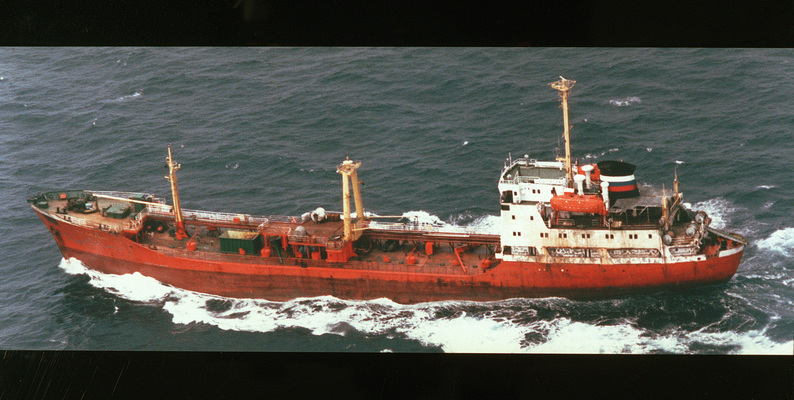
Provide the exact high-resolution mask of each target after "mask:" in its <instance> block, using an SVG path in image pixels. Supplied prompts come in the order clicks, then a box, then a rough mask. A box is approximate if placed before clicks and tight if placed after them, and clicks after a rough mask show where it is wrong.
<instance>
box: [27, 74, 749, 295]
mask: <svg viewBox="0 0 794 400" xmlns="http://www.w3.org/2000/svg"><path fill="white" fill-rule="evenodd" d="M574 83H575V81H572V80H566V79H565V78H562V77H560V81H557V82H554V83H552V84H551V86H552V88H554V89H556V90H558V91H560V99H561V103H562V109H563V125H564V131H563V137H564V139H565V157H564V158H558V159H556V160H555V161H538V160H534V159H530V158H529V157H528V156H527V155H525V156H524V157H523V158H518V159H515V160H514V159H513V158H512V156H510V157H508V160H507V162H506V163H505V166H504V169H503V170H502V172H501V175H500V179H499V182H498V190H499V203H500V209H501V212H500V217H501V226H500V231H499V232H497V233H496V234H493V233H485V232H476V231H466V232H459V231H458V232H453V231H448V230H444V229H440V228H438V227H433V226H427V225H422V224H419V223H418V221H413V222H412V221H408V222H405V223H399V222H397V223H385V222H377V223H374V222H373V220H375V219H382V218H385V219H388V218H392V219H393V218H400V217H399V216H391V217H376V216H365V214H364V208H363V203H362V199H361V192H360V187H359V181H358V173H357V170H358V168H359V167H360V166H361V162H358V161H351V160H349V159H346V160H345V161H343V162H342V163H340V164H339V165H338V166H337V172H338V173H339V174H340V175H341V176H342V211H341V212H327V211H325V209H323V208H316V209H315V210H314V211H311V212H306V213H304V214H303V215H301V216H273V215H271V216H256V215H249V214H234V213H222V212H211V211H198V210H186V209H182V208H181V205H180V202H179V193H178V188H177V178H176V171H178V170H179V169H180V165H179V164H177V163H175V162H174V161H173V159H172V158H171V149H170V146H169V148H168V156H167V158H166V160H167V162H168V167H169V175H168V176H167V177H166V178H167V179H168V180H169V181H170V183H171V192H172V193H171V194H172V198H173V204H172V205H168V204H166V201H165V200H164V199H161V198H157V197H155V196H154V195H152V194H147V193H130V192H100V191H83V190H74V191H54V192H47V193H42V194H39V195H36V196H33V197H31V198H29V199H28V202H29V203H30V205H31V207H32V208H33V209H34V210H35V211H36V212H37V214H38V215H39V217H40V218H41V219H42V221H43V222H44V223H45V225H46V226H47V228H48V230H49V231H50V232H51V233H52V235H53V237H54V239H55V241H56V243H57V245H58V246H59V248H60V250H61V252H62V253H63V256H64V257H65V258H70V257H74V258H77V259H79V260H80V261H82V262H83V263H85V264H86V265H87V266H88V267H90V268H92V269H95V270H98V271H101V272H105V273H112V274H126V273H132V272H139V273H141V274H143V275H146V276H150V277H152V278H155V279H157V280H159V281H161V282H163V283H166V284H170V285H173V286H176V287H181V288H184V289H188V290H194V291H198V292H205V293H211V294H217V295H223V296H230V297H253V298H266V299H270V300H288V299H292V298H295V297H311V296H321V295H332V296H337V297H340V298H347V299H373V298H379V297H388V298H390V299H392V300H394V301H397V302H401V303H416V302H423V301H435V300H450V299H458V300H498V299H505V298H511V297H542V296H568V297H596V296H610V295H623V294H630V293H638V292H647V291H653V290H660V289H670V288H676V287H683V286H692V285H699V284H707V283H716V282H724V281H726V280H728V279H730V278H731V276H732V275H733V274H734V273H735V271H736V268H737V267H738V264H739V261H740V259H741V256H742V253H743V251H744V247H745V245H746V241H745V240H744V238H742V237H741V236H739V235H737V234H733V233H725V232H722V231H719V230H716V229H713V228H711V227H710V226H709V224H710V222H711V219H710V218H709V217H708V215H706V213H704V212H702V211H699V212H694V211H691V210H688V209H687V208H686V207H684V205H683V194H682V193H680V192H679V182H678V175H677V171H675V172H674V175H675V179H674V182H673V195H672V196H667V193H666V190H664V188H663V189H662V191H661V193H659V192H658V191H656V190H653V189H646V188H644V189H643V192H642V193H640V191H639V189H638V186H637V184H636V178H635V177H634V170H635V168H636V167H635V166H634V165H632V164H628V163H625V162H622V161H609V160H606V161H600V162H598V163H596V164H586V165H576V164H578V163H573V162H572V156H571V144H570V125H569V122H568V120H569V119H568V98H569V95H570V91H571V89H572V88H573V84H574ZM351 192H352V197H353V202H354V204H355V208H356V214H355V217H353V214H352V213H351V210H350V200H351V199H350V197H351Z"/></svg>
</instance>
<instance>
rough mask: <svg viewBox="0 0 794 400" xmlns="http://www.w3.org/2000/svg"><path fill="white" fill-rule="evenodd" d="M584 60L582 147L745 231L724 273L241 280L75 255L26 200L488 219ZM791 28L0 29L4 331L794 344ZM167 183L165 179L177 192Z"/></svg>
mask: <svg viewBox="0 0 794 400" xmlns="http://www.w3.org/2000/svg"><path fill="white" fill-rule="evenodd" d="M559 75H562V76H565V77H566V78H568V79H575V80H577V84H576V86H575V87H574V89H573V92H572V93H573V94H572V97H571V102H570V104H571V118H572V124H573V130H572V137H573V153H574V156H575V157H578V158H579V159H580V160H586V161H599V160H604V159H622V160H625V161H628V162H631V163H633V164H636V165H637V171H636V177H637V180H638V182H639V183H640V185H641V189H642V187H647V186H654V187H660V186H661V185H662V183H664V184H665V185H666V186H667V187H668V188H670V187H671V185H672V179H673V169H674V167H675V166H678V176H679V178H680V180H681V190H682V192H683V193H684V196H685V201H686V202H688V203H690V204H691V205H692V206H693V207H694V208H700V209H703V210H705V211H707V212H708V213H709V214H710V215H711V216H712V218H713V220H714V222H713V224H714V225H715V226H716V227H718V228H725V229H726V230H731V231H736V232H738V233H740V234H742V235H744V236H746V237H747V238H748V239H749V240H750V245H749V246H748V248H747V250H746V252H745V256H744V259H743V261H742V264H741V265H740V266H739V270H738V272H737V274H736V276H735V277H734V278H733V279H731V281H729V282H728V283H726V284H721V285H712V286H707V287H702V288H697V289H692V290H688V291H686V292H675V293H671V292H659V293H654V294H649V295H642V296H631V297H622V298H615V299H606V300H599V301H573V300H568V299H564V298H543V299H511V300H505V301H498V302H487V303H477V302H467V301H445V302H436V303H424V304H417V305H400V304H396V303H394V302H392V301H390V300H388V299H378V300H374V301H349V300H341V299H337V298H333V297H330V296H326V297H318V298H300V299H295V300H291V301H287V302H272V301H268V300H266V299H257V300H253V299H251V300H238V299H228V298H222V297H217V296H210V295H205V294H199V293H193V292H188V291H184V290H181V289H178V288H173V287H168V286H165V285H162V284H160V283H158V282H156V281H154V280H153V279H151V278H148V277H144V276H141V275H139V274H132V275H123V276H114V275H105V274H99V273H96V272H93V271H91V270H89V269H87V268H86V267H85V266H84V265H83V264H81V263H80V262H79V261H77V260H73V259H72V260H64V259H63V258H62V257H61V254H60V252H59V251H58V248H57V246H56V245H55V242H54V241H53V239H52V237H51V236H50V234H49V233H48V232H47V231H46V229H45V228H44V226H43V225H42V224H41V222H40V221H39V220H38V218H37V217H36V216H35V214H34V213H33V211H31V210H30V209H29V208H28V205H27V203H26V202H25V198H26V197H28V196H30V195H33V194H35V193H37V192H39V191H44V190H51V189H52V190H55V189H61V188H78V189H79V188H83V189H93V190H124V191H146V192H155V193H157V194H159V195H161V196H165V195H167V194H168V183H167V181H166V180H165V179H163V175H164V174H165V170H164V158H165V155H166V146H167V145H168V144H169V143H170V144H172V146H173V150H174V158H175V159H176V160H177V161H178V162H179V163H181V164H182V170H181V171H180V175H179V185H180V194H181V199H182V202H183V207H185V208H190V209H202V210H216V211H228V212H241V213H252V214H286V215H296V214H301V213H303V212H305V211H309V210H312V209H314V208H316V207H318V206H322V207H324V208H326V209H330V210H338V209H340V208H341V185H340V183H341V179H340V176H339V175H338V174H337V173H336V172H335V168H336V165H337V164H338V163H339V162H340V161H342V160H344V159H345V157H348V156H349V157H350V158H351V159H357V160H361V161H362V167H361V168H360V170H359V174H360V177H361V179H362V180H363V181H364V182H365V185H364V186H363V199H364V206H365V208H366V209H367V210H368V211H370V212H373V213H377V214H389V215H392V214H407V215H412V216H413V215H416V216H418V217H419V218H421V219H422V220H425V221H436V222H438V223H443V224H446V225H448V226H449V228H450V229H456V228H472V227H474V228H477V229H481V230H485V231H494V230H495V227H496V224H497V223H498V218H497V216H498V214H499V204H498V194H497V190H496V182H497V178H498V174H499V171H500V169H501V167H502V165H503V162H504V160H505V158H506V157H508V154H512V156H514V157H515V156H521V155H524V154H527V155H529V156H530V157H532V158H538V159H551V158H553V157H554V151H555V149H556V148H558V147H559V146H560V140H561V139H560V136H561V133H562V117H561V111H560V107H559V102H558V99H557V94H556V92H555V91H553V90H552V89H551V88H549V86H548V83H549V82H552V81H555V80H557V79H558V76H559ZM792 95H794V51H792V50H790V49H575V48H566V49H532V48H530V49H512V48H511V49H493V48H485V49H482V48H267V49H261V48H3V49H0V157H1V159H2V161H1V162H0V169H1V171H0V185H2V190H1V191H0V196H2V198H1V199H0V200H1V201H0V207H2V210H1V211H2V213H1V214H0V215H2V216H3V218H2V221H3V223H2V224H0V232H2V233H1V234H2V238H3V239H2V243H3V247H2V250H0V260H2V263H1V264H0V265H1V266H2V277H3V279H2V280H0V310H1V311H2V312H0V348H4V349H34V350H212V351H234V350H245V351H254V352H256V351H333V352H338V351H341V352H362V351H363V352H455V353H596V354H598V353H606V354H616V353H618V354H620V353H635V354H657V353H673V354H792V353H794V261H792V257H794V221H792V218H791V215H792V213H793V212H794V201H792V199H794V189H793V187H794V185H792V179H791V171H792V170H794V146H791V143H792V142H791V136H792V135H791V134H792V127H794V113H792V112H791V107H790V99H791V97H792ZM169 197H170V196H169Z"/></svg>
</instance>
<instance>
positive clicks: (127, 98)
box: [113, 92, 142, 102]
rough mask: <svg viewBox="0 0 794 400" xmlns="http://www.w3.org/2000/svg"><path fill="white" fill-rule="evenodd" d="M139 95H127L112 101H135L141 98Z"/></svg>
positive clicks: (138, 93)
mask: <svg viewBox="0 0 794 400" xmlns="http://www.w3.org/2000/svg"><path fill="white" fill-rule="evenodd" d="M141 95H142V94H141V92H135V93H133V94H128V95H125V96H121V97H119V98H116V99H115V100H113V101H115V102H123V101H128V100H134V99H137V98H139V97H141Z"/></svg>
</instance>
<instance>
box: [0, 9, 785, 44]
mask: <svg viewBox="0 0 794 400" xmlns="http://www.w3.org/2000/svg"><path fill="white" fill-rule="evenodd" d="M0 4H2V13H0V45H4V46H19V45H22V46H29V45H34V46H41V45H47V46H49V45H54V46H97V45H104V46H138V45H167V46H175V45H188V46H193V45H201V46H208V45H209V46H241V45H242V46H318V45H319V46H329V45H334V46H337V45H339V46H373V45H374V46H535V47H547V46H602V47H612V46H631V47H670V46H672V47H791V46H792V45H794V22H792V21H794V2H791V1H763V2H753V1H743V0H723V1H703V0H699V1H671V0H668V1H641V2H637V1H617V0H600V1H597V0H591V1H582V0H580V1H572V0H524V1H518V0H509V1H499V0H491V1H485V0H479V1H460V0H443V1H439V0H435V1H434V0H403V1H395V0H374V1H373V0H314V1H306V0H292V1H284V0H41V1H29V0H4V1H3V2H2V3H0Z"/></svg>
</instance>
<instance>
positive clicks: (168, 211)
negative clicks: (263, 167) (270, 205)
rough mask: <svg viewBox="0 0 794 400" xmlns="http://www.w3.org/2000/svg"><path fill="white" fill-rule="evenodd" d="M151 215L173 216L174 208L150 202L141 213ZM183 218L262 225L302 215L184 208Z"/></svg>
mask: <svg viewBox="0 0 794 400" xmlns="http://www.w3.org/2000/svg"><path fill="white" fill-rule="evenodd" d="M144 212H145V214H144V215H151V216H156V217H166V218H173V216H174V209H173V207H172V206H169V205H167V204H155V203H152V204H149V205H147V206H146V208H144V210H142V211H141V212H140V213H139V215H141V214H143V213H144ZM182 218H183V219H185V220H193V221H201V222H208V223H213V222H216V223H217V222H224V223H232V224H241V225H261V224H269V223H271V222H283V223H289V222H297V221H300V217H294V216H287V215H268V216H265V215H250V214H240V213H227V212H217V211H202V210H188V209H182Z"/></svg>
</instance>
